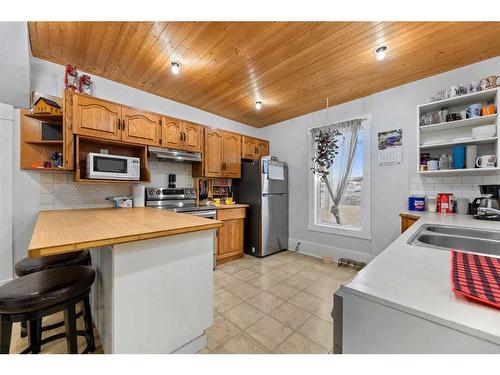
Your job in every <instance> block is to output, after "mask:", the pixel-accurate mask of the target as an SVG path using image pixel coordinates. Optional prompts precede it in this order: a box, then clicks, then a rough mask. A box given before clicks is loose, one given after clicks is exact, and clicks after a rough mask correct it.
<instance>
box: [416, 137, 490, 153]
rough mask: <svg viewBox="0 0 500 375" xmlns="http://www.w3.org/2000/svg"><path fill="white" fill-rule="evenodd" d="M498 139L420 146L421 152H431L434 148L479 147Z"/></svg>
mask: <svg viewBox="0 0 500 375" xmlns="http://www.w3.org/2000/svg"><path fill="white" fill-rule="evenodd" d="M497 139H498V138H497V137H491V138H483V139H472V140H470V141H459V142H440V143H434V144H431V145H420V149H421V150H431V149H433V148H447V147H452V146H456V145H478V144H483V143H494V142H496V141H497Z"/></svg>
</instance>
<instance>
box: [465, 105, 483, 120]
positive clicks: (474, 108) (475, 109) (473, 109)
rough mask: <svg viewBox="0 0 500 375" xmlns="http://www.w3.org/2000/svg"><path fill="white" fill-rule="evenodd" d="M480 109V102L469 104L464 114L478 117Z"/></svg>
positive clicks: (469, 116) (468, 116)
mask: <svg viewBox="0 0 500 375" xmlns="http://www.w3.org/2000/svg"><path fill="white" fill-rule="evenodd" d="M481 109H482V104H481V103H476V104H471V105H470V106H468V107H467V108H466V110H465V114H466V116H467V118H472V117H479V116H481Z"/></svg>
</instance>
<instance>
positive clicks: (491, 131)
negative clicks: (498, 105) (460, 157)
mask: <svg viewBox="0 0 500 375" xmlns="http://www.w3.org/2000/svg"><path fill="white" fill-rule="evenodd" d="M496 134H497V126H496V125H486V126H479V127H477V128H474V129H472V136H473V137H474V139H483V138H491V137H494V136H495V135H496Z"/></svg>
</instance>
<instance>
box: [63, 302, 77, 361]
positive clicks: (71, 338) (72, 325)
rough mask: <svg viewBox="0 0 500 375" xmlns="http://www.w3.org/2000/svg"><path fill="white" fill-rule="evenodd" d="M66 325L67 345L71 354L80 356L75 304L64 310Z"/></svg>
mask: <svg viewBox="0 0 500 375" xmlns="http://www.w3.org/2000/svg"><path fill="white" fill-rule="evenodd" d="M64 324H65V326H66V343H67V345H68V353H69V354H78V342H77V338H76V313H75V304H74V303H73V304H68V305H67V306H66V309H65V310H64Z"/></svg>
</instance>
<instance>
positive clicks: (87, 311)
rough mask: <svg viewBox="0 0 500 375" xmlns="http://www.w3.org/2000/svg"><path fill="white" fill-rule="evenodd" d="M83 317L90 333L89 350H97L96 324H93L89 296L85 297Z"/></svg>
mask: <svg viewBox="0 0 500 375" xmlns="http://www.w3.org/2000/svg"><path fill="white" fill-rule="evenodd" d="M83 319H84V320H85V330H86V331H87V334H88V335H89V338H90V340H89V341H90V342H89V343H88V346H89V352H91V353H93V352H95V338H94V325H93V324H92V311H91V310H90V298H89V296H87V297H85V298H84V299H83Z"/></svg>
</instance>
